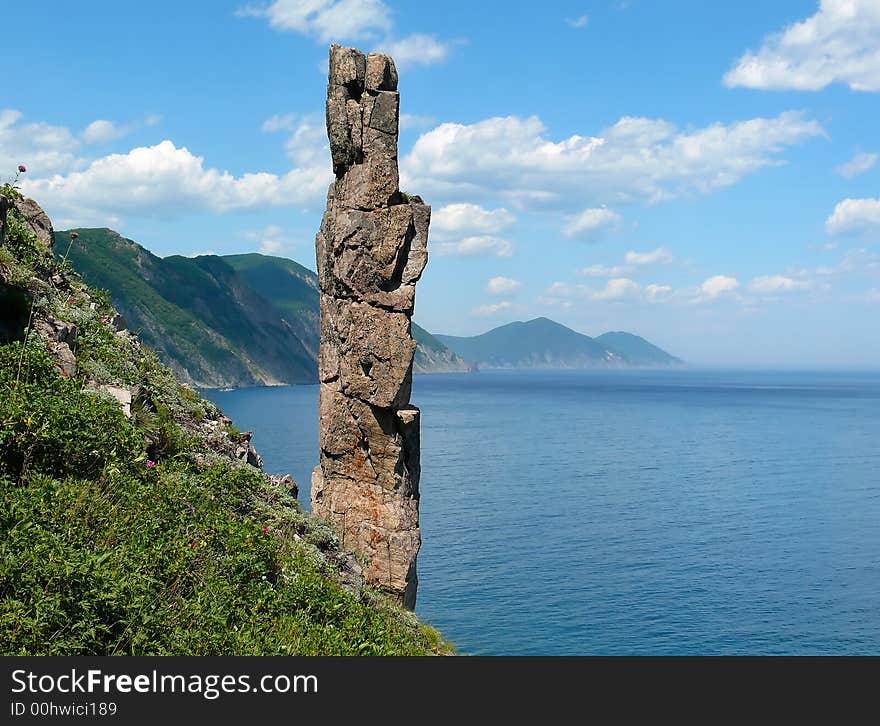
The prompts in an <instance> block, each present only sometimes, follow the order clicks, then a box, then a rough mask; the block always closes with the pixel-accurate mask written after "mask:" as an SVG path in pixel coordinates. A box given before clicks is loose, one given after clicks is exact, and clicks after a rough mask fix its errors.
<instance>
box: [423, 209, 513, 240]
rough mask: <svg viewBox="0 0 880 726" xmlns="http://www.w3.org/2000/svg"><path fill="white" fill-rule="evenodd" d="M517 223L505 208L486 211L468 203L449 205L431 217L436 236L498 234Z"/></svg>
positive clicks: (433, 231)
mask: <svg viewBox="0 0 880 726" xmlns="http://www.w3.org/2000/svg"><path fill="white" fill-rule="evenodd" d="M514 222H516V217H514V216H513V215H512V214H511V213H510V212H508V211H507V210H506V209H505V208H504V207H499V208H497V209H486V208H485V207H481V206H480V205H478V204H470V203H467V202H463V203H457V204H447V205H446V206H445V207H440V208H439V209H438V210H436V211H435V212H434V213H433V214H432V215H431V233H432V234H433V235H434V236H441V237H442V236H452V235H458V234H497V233H499V232H503V231H504V230H505V229H508V228H509V227H510V226H511V225H513V223H514Z"/></svg>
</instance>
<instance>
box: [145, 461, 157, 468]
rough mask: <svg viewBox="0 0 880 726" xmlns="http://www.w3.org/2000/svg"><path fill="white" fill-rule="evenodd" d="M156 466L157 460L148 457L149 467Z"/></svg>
mask: <svg viewBox="0 0 880 726" xmlns="http://www.w3.org/2000/svg"><path fill="white" fill-rule="evenodd" d="M154 466H156V462H155V461H153V460H152V459H147V469H152V468H153V467H154Z"/></svg>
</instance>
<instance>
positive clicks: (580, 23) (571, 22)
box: [565, 15, 590, 28]
mask: <svg viewBox="0 0 880 726" xmlns="http://www.w3.org/2000/svg"><path fill="white" fill-rule="evenodd" d="M589 22H590V16H589V15H580V16H579V17H577V18H566V19H565V24H566V25H567V26H568V27H570V28H586V27H587V23H589Z"/></svg>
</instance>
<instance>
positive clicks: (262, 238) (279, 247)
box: [244, 224, 291, 255]
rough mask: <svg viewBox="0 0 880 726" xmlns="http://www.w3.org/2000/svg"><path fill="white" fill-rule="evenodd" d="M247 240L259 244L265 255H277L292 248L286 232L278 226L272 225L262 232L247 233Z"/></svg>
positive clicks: (261, 251)
mask: <svg viewBox="0 0 880 726" xmlns="http://www.w3.org/2000/svg"><path fill="white" fill-rule="evenodd" d="M244 237H245V239H248V240H250V241H252V242H256V243H259V251H260V253H261V254H264V255H277V254H280V253H281V252H284V251H285V250H287V249H288V248H289V247H290V246H291V242H290V240H289V239H288V238H287V236H286V235H285V234H284V230H283V229H281V227H279V226H278V225H275V224H270V225H268V226H267V227H264V228H263V229H262V230H260V231H256V232H245V234H244Z"/></svg>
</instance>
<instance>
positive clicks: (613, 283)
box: [593, 277, 641, 300]
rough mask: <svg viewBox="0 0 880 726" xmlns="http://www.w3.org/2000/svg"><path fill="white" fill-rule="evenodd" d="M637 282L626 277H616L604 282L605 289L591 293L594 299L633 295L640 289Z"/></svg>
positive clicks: (613, 298)
mask: <svg viewBox="0 0 880 726" xmlns="http://www.w3.org/2000/svg"><path fill="white" fill-rule="evenodd" d="M640 289H641V288H640V287H639V284H638V283H637V282H634V281H633V280H630V279H629V278H626V277H616V278H614V279H612V280H609V281H608V282H607V283H605V289H604V290H600V291H599V292H596V293H593V299H594V300H620V299H621V298H625V297H634V296H635V295H636V294H637V293H638V292H639V290H640Z"/></svg>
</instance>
